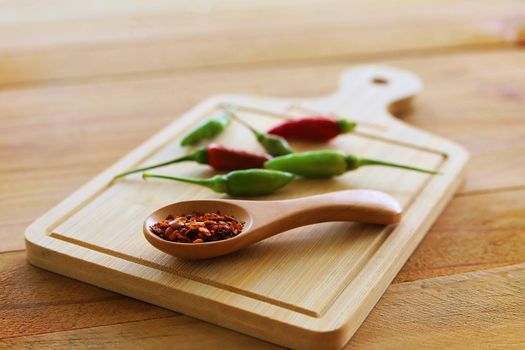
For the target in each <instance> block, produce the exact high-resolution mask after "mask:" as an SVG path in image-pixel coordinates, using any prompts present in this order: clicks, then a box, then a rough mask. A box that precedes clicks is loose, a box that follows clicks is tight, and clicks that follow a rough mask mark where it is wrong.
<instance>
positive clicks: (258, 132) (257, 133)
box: [230, 111, 262, 138]
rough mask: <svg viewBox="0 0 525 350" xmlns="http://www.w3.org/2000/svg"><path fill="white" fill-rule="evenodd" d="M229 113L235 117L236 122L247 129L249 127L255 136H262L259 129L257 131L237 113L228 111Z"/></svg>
mask: <svg viewBox="0 0 525 350" xmlns="http://www.w3.org/2000/svg"><path fill="white" fill-rule="evenodd" d="M230 114H231V115H232V117H233V119H235V120H236V121H237V122H239V123H240V124H242V125H243V126H245V127H246V128H247V129H249V130H250V131H251V132H252V133H253V134H254V135H255V136H256V137H257V138H259V137H261V136H262V133H261V132H260V131H257V129H255V128H254V127H253V126H251V125H250V124H248V123H247V122H245V121H244V120H242V119H241V118H239V117H238V116H237V114H235V113H233V112H231V111H230Z"/></svg>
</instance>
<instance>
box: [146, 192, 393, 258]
mask: <svg viewBox="0 0 525 350" xmlns="http://www.w3.org/2000/svg"><path fill="white" fill-rule="evenodd" d="M216 211H220V212H221V214H226V215H231V216H233V217H234V218H235V219H236V220H239V221H244V222H245V225H244V229H243V231H242V232H241V233H240V234H239V235H237V236H235V237H233V238H228V239H225V240H222V241H215V242H204V243H177V242H171V241H167V240H164V239H162V238H160V237H159V236H157V235H156V234H154V233H153V232H152V231H151V230H150V226H152V225H153V224H155V223H156V222H159V221H162V220H164V219H165V218H166V217H167V216H168V215H170V214H171V215H173V216H178V215H182V214H189V213H207V212H216ZM401 211H402V210H401V206H400V205H399V203H398V202H397V201H396V200H395V199H394V198H392V197H391V196H389V195H387V194H386V193H383V192H378V191H371V190H347V191H339V192H331V193H326V194H321V195H315V196H310V197H303V198H298V199H290V200H281V201H250V200H222V199H209V200H192V201H184V202H177V203H173V204H170V205H167V206H165V207H162V208H160V209H158V210H156V211H154V212H153V213H151V215H149V216H148V218H147V219H146V220H145V221H144V236H146V239H147V240H148V241H149V242H150V243H151V244H152V245H153V246H154V247H156V248H157V249H160V250H162V251H163V252H165V253H168V254H170V255H173V256H176V257H179V258H183V259H207V258H213V257H216V256H220V255H225V254H228V253H231V252H234V251H236V250H238V249H241V248H244V247H246V246H248V245H250V244H253V243H255V242H258V241H261V240H263V239H266V238H268V237H271V236H273V235H276V234H278V233H281V232H284V231H286V230H290V229H292V228H296V227H300V226H305V225H310V224H315V223H319V222H327V221H355V222H362V223H370V224H382V225H388V224H395V223H398V222H399V220H400V219H401Z"/></svg>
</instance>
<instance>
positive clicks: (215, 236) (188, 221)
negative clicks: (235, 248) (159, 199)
mask: <svg viewBox="0 0 525 350" xmlns="http://www.w3.org/2000/svg"><path fill="white" fill-rule="evenodd" d="M243 227H244V222H242V221H237V220H235V219H234V218H233V217H231V216H229V215H221V213H220V212H216V213H204V214H198V213H197V214H192V215H186V214H183V215H181V216H177V217H173V216H172V215H169V216H168V217H167V218H166V219H164V220H163V221H161V222H157V223H155V224H153V225H151V226H150V229H151V231H152V232H153V233H155V234H156V235H157V236H159V237H160V238H163V239H165V240H167V241H173V242H179V243H203V242H212V241H221V240H223V239H228V238H232V237H235V236H237V235H238V234H239V233H241V232H242V229H243Z"/></svg>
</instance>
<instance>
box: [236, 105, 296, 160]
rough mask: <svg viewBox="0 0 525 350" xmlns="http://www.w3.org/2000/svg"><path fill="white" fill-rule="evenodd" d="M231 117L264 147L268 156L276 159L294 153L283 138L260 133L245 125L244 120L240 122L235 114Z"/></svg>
mask: <svg viewBox="0 0 525 350" xmlns="http://www.w3.org/2000/svg"><path fill="white" fill-rule="evenodd" d="M233 116H234V118H235V120H237V121H238V122H239V123H241V124H242V125H244V126H245V127H246V128H248V129H249V130H250V131H251V132H252V133H253V134H254V135H255V138H256V139H257V141H258V142H259V143H260V144H261V146H263V147H264V149H265V150H266V152H268V153H269V154H270V155H272V156H274V157H277V156H282V155H285V154H290V153H293V152H294V150H293V148H292V147H290V145H289V144H288V141H286V139H285V138H283V137H281V136H278V135H270V134H265V133H263V132H260V131H258V130H257V129H255V128H253V127H252V126H251V125H250V124H248V123H246V122H245V121H244V120H241V119H239V118H238V117H236V116H235V114H234V115H233Z"/></svg>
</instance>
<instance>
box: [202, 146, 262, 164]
mask: <svg viewBox="0 0 525 350" xmlns="http://www.w3.org/2000/svg"><path fill="white" fill-rule="evenodd" d="M269 159H271V157H270V156H269V155H268V154H266V153H258V152H248V151H244V150H239V149H234V148H229V147H224V146H221V145H216V144H211V145H209V146H208V162H207V163H208V164H209V165H210V166H212V167H213V168H215V169H216V170H240V169H252V168H262V167H263V164H264V162H266V161H267V160H269Z"/></svg>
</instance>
